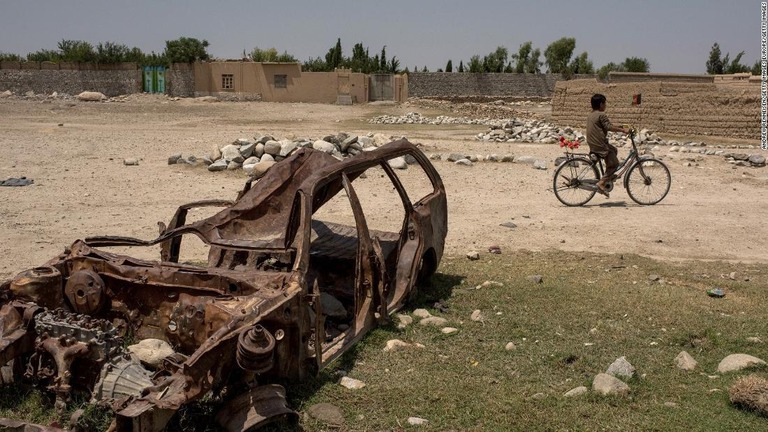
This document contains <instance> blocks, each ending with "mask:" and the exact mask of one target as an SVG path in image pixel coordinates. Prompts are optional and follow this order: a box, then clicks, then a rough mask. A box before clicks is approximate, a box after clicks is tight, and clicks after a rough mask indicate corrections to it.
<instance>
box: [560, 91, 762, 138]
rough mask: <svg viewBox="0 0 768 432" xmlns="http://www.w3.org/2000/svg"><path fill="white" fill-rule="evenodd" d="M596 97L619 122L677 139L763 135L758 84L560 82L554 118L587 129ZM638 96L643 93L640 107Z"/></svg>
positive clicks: (613, 119) (612, 118)
mask: <svg viewBox="0 0 768 432" xmlns="http://www.w3.org/2000/svg"><path fill="white" fill-rule="evenodd" d="M595 93H602V94H604V95H605V97H606V98H607V100H608V104H607V110H606V112H607V113H608V115H609V117H610V119H611V121H612V122H613V123H615V124H632V125H636V126H638V127H640V128H647V129H651V130H653V131H655V132H660V133H668V134H675V135H714V136H722V137H734V138H747V139H758V137H759V136H760V86H759V85H753V86H729V85H721V84H715V83H714V82H686V81H682V80H678V81H673V80H669V81H665V80H663V77H660V78H658V80H643V81H635V82H613V83H601V82H598V81H597V80H594V79H583V80H572V81H558V82H557V84H556V85H555V91H554V94H553V96H552V120H553V121H554V122H555V123H557V124H561V125H568V126H574V127H580V128H583V127H584V122H585V121H586V118H587V115H588V114H589V112H590V111H591V110H592V108H591V106H590V99H591V97H592V95H593V94H595ZM636 95H641V97H640V103H639V104H637V103H636V102H637V97H636Z"/></svg>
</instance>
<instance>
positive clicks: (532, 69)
mask: <svg viewBox="0 0 768 432" xmlns="http://www.w3.org/2000/svg"><path fill="white" fill-rule="evenodd" d="M539 58H541V50H540V49H538V48H536V49H535V50H533V51H531V56H530V57H529V58H528V62H526V64H525V73H531V74H537V73H541V65H542V64H543V63H542V62H541V61H539Z"/></svg>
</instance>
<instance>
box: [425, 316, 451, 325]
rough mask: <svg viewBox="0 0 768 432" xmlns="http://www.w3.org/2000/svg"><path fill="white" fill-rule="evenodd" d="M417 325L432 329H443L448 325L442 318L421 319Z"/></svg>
mask: <svg viewBox="0 0 768 432" xmlns="http://www.w3.org/2000/svg"><path fill="white" fill-rule="evenodd" d="M419 324H421V325H423V326H428V325H431V326H434V327H444V326H445V325H446V324H448V320H447V319H445V318H442V317H436V316H433V317H429V318H424V319H422V320H421V321H419Z"/></svg>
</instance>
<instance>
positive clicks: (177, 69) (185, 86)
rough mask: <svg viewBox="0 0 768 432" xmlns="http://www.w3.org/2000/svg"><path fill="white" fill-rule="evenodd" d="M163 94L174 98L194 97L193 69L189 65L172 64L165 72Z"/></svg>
mask: <svg viewBox="0 0 768 432" xmlns="http://www.w3.org/2000/svg"><path fill="white" fill-rule="evenodd" d="M165 92H166V93H167V94H168V95H170V96H176V97H195V69H194V68H193V67H192V65H191V64H185V63H174V64H172V65H171V67H170V68H168V69H167V70H166V71H165Z"/></svg>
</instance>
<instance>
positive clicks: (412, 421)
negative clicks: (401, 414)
mask: <svg viewBox="0 0 768 432" xmlns="http://www.w3.org/2000/svg"><path fill="white" fill-rule="evenodd" d="M427 423H429V420H427V419H423V418H421V417H408V424H409V425H411V426H423V425H425V424H427Z"/></svg>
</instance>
